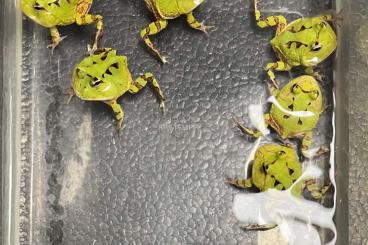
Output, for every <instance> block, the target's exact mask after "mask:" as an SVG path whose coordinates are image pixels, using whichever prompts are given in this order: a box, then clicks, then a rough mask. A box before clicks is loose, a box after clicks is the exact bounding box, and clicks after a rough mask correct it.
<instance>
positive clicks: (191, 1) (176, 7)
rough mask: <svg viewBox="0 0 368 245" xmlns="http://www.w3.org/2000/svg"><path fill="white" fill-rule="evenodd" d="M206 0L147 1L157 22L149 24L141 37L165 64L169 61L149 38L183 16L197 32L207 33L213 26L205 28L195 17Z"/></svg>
mask: <svg viewBox="0 0 368 245" xmlns="http://www.w3.org/2000/svg"><path fill="white" fill-rule="evenodd" d="M203 1H204V0H145V2H146V5H147V7H148V8H149V10H150V11H151V12H152V13H153V14H154V15H155V18H156V21H155V22H152V23H151V24H149V26H148V27H146V28H145V29H143V30H142V31H141V37H142V39H143V40H144V42H145V43H146V45H147V46H148V47H149V48H150V49H151V50H152V51H153V53H154V54H155V55H156V56H157V57H158V58H159V59H160V60H161V61H162V62H163V63H167V59H166V58H165V57H163V56H161V54H160V52H159V51H158V49H156V48H155V47H154V45H153V43H152V42H151V40H150V39H149V36H151V35H155V34H157V33H159V32H160V31H162V30H163V29H165V28H166V27H167V24H168V20H170V19H175V18H177V17H179V16H181V15H186V17H187V22H188V24H189V25H190V26H191V27H192V28H194V29H197V30H200V31H203V32H205V33H207V30H208V29H210V28H212V27H211V26H205V25H203V24H202V23H200V22H199V21H197V20H196V18H195V17H194V15H193V10H194V9H195V8H197V7H198V6H199V5H200V4H201V3H202V2H203Z"/></svg>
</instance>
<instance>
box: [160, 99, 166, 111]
mask: <svg viewBox="0 0 368 245" xmlns="http://www.w3.org/2000/svg"><path fill="white" fill-rule="evenodd" d="M160 109H161V110H162V113H163V114H165V113H166V107H165V101H164V100H162V101H160Z"/></svg>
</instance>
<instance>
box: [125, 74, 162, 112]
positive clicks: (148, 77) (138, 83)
mask: <svg viewBox="0 0 368 245" xmlns="http://www.w3.org/2000/svg"><path fill="white" fill-rule="evenodd" d="M147 82H148V83H150V84H151V86H152V87H153V90H154V91H155V93H156V95H157V97H158V99H159V101H160V108H161V109H162V110H163V111H164V112H165V96H164V93H163V92H162V90H161V87H160V84H159V83H158V81H157V79H156V78H155V77H154V76H153V74H152V73H150V72H147V73H146V74H144V75H141V76H140V77H138V78H137V79H136V80H135V81H133V83H132V85H131V86H130V89H129V92H130V93H131V94H136V93H138V92H139V91H140V90H141V89H142V88H144V87H145V86H146V85H147Z"/></svg>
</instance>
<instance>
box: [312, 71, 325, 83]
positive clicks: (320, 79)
mask: <svg viewBox="0 0 368 245" xmlns="http://www.w3.org/2000/svg"><path fill="white" fill-rule="evenodd" d="M312 75H313V77H314V78H316V79H317V81H319V82H322V81H323V79H324V78H326V76H324V75H321V74H319V72H313V74H312Z"/></svg>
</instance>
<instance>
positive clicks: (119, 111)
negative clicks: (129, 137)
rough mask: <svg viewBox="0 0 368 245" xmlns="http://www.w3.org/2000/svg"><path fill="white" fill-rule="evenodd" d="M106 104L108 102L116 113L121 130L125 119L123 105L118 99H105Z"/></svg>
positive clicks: (118, 128)
mask: <svg viewBox="0 0 368 245" xmlns="http://www.w3.org/2000/svg"><path fill="white" fill-rule="evenodd" d="M104 102H105V103H106V104H108V105H109V106H110V107H111V108H112V110H113V111H114V113H115V118H116V120H117V121H118V123H117V130H120V129H121V127H122V126H123V120H124V111H123V109H122V108H121V106H120V105H119V104H118V103H117V102H116V100H111V101H104Z"/></svg>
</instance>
